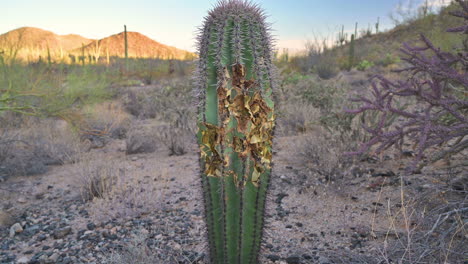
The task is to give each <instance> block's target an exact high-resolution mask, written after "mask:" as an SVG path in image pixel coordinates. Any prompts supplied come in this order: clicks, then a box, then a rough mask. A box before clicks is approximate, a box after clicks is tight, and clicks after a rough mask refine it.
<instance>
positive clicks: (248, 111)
mask: <svg viewBox="0 0 468 264" xmlns="http://www.w3.org/2000/svg"><path fill="white" fill-rule="evenodd" d="M232 72H233V76H232V77H231V76H229V72H228V71H227V70H226V69H223V72H222V75H223V76H222V80H223V81H221V82H220V85H219V86H218V88H217V94H218V100H219V103H218V111H219V115H220V118H221V119H220V120H221V121H222V122H221V124H222V125H221V126H215V125H212V124H209V123H206V122H204V123H202V125H203V126H205V129H201V133H202V140H201V143H202V144H200V151H201V155H202V159H203V160H204V161H205V164H206V166H205V173H206V175H207V176H212V177H221V176H222V175H221V171H222V168H223V167H225V168H226V167H228V162H229V156H225V157H224V158H222V157H221V155H220V152H219V149H221V142H223V139H224V138H227V133H230V132H232V129H235V128H230V129H226V125H227V124H228V123H229V121H230V118H231V116H233V117H235V119H236V120H237V122H238V126H237V131H236V132H240V133H241V134H238V135H239V136H234V137H233V139H232V141H231V142H229V147H232V149H233V150H234V152H236V153H238V154H239V157H242V158H247V157H248V158H250V159H251V161H252V162H253V168H254V171H253V174H252V177H251V179H247V175H248V174H245V175H244V183H245V182H246V181H248V180H250V181H252V183H253V184H254V185H255V186H256V187H258V186H259V185H258V184H259V181H260V175H261V173H263V172H264V171H265V169H269V168H270V162H271V158H272V155H271V144H272V133H273V128H274V115H273V110H272V109H271V107H270V106H268V103H267V102H266V101H265V100H264V98H263V97H262V95H261V93H260V91H255V92H252V90H253V89H251V88H253V87H254V86H257V85H258V84H257V83H256V82H255V81H254V80H246V79H245V68H244V66H243V65H241V64H236V65H234V66H233V67H232ZM229 81H231V82H230V83H231V85H229ZM242 135H245V136H242ZM236 184H237V182H236Z"/></svg>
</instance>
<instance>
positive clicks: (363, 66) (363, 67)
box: [356, 60, 374, 71]
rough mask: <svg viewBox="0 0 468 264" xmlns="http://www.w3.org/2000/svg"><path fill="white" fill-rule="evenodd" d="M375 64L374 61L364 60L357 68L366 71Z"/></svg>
mask: <svg viewBox="0 0 468 264" xmlns="http://www.w3.org/2000/svg"><path fill="white" fill-rule="evenodd" d="M373 66H374V63H373V62H370V61H367V60H363V61H361V62H360V63H359V64H358V65H356V69H358V70H359V71H365V70H367V69H369V68H370V67H373Z"/></svg>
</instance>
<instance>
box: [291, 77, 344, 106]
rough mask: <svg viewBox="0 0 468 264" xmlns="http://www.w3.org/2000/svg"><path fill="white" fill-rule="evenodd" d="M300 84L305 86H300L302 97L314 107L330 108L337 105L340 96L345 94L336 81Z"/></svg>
mask: <svg viewBox="0 0 468 264" xmlns="http://www.w3.org/2000/svg"><path fill="white" fill-rule="evenodd" d="M300 85H306V86H307V87H300V89H301V90H302V91H303V94H302V97H303V98H304V100H305V101H306V102H309V103H311V104H312V105H313V106H314V107H316V108H319V109H323V110H330V109H333V108H334V107H336V106H337V105H339V101H340V100H341V98H342V96H345V95H344V93H345V91H343V90H342V88H343V87H342V86H340V85H339V84H338V83H336V82H321V81H316V82H313V81H312V82H311V81H309V82H305V83H302V84H300Z"/></svg>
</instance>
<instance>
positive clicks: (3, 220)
mask: <svg viewBox="0 0 468 264" xmlns="http://www.w3.org/2000/svg"><path fill="white" fill-rule="evenodd" d="M14 223H15V222H14V219H13V217H12V216H11V215H10V214H9V213H7V212H5V211H0V227H2V226H4V227H8V226H11V225H12V224H14Z"/></svg>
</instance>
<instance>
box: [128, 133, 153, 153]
mask: <svg viewBox="0 0 468 264" xmlns="http://www.w3.org/2000/svg"><path fill="white" fill-rule="evenodd" d="M125 143H126V151H125V153H126V154H127V155H130V154H138V153H152V152H154V151H156V147H157V142H156V137H155V136H154V135H153V134H152V133H146V132H145V131H144V130H141V128H138V129H137V128H134V129H131V130H130V131H129V133H128V135H127V138H126V139H125Z"/></svg>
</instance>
